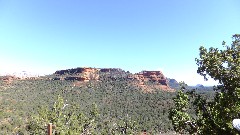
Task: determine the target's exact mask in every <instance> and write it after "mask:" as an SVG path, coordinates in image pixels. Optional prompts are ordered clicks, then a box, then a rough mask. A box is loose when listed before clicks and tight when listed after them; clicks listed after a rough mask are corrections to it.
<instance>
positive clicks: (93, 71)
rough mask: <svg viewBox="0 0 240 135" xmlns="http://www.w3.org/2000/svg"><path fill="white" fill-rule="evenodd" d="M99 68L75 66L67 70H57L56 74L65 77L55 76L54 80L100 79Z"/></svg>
mask: <svg viewBox="0 0 240 135" xmlns="http://www.w3.org/2000/svg"><path fill="white" fill-rule="evenodd" d="M98 72H99V69H97V68H90V67H84V68H74V69H67V70H59V71H56V72H55V75H56V76H61V75H62V76H64V77H55V78H53V80H76V81H84V82H87V81H90V80H98V79H99V74H98Z"/></svg>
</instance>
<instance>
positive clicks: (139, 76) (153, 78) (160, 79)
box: [128, 71, 172, 90]
mask: <svg viewBox="0 0 240 135" xmlns="http://www.w3.org/2000/svg"><path fill="white" fill-rule="evenodd" d="M128 79H130V80H135V81H137V82H138V83H139V85H141V86H144V85H145V84H146V83H147V82H151V83H153V84H155V85H157V86H159V87H160V88H161V89H163V90H172V89H171V88H170V86H169V85H168V80H167V78H166V77H165V76H164V75H163V73H162V72H161V71H142V72H140V73H136V74H134V75H130V76H128Z"/></svg>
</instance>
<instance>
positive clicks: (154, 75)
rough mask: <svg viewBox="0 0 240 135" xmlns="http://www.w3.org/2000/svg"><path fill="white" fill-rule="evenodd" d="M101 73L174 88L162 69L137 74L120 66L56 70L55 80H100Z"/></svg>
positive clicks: (145, 85) (163, 87)
mask: <svg viewBox="0 0 240 135" xmlns="http://www.w3.org/2000/svg"><path fill="white" fill-rule="evenodd" d="M100 73H103V74H104V75H107V76H105V77H108V78H112V79H113V80H114V79H115V80H116V78H119V77H120V78H124V79H126V80H129V81H132V82H135V84H137V85H138V86H143V87H146V88H149V87H148V86H147V83H149V82H150V83H151V84H153V85H154V88H160V89H162V90H168V91H170V90H173V89H171V88H170V87H169V85H168V79H167V78H166V77H165V76H164V75H163V73H162V72H161V71H142V72H140V73H137V74H130V73H127V72H125V71H124V70H122V69H119V68H90V67H83V68H75V69H66V70H59V71H56V72H55V75H56V76H57V77H55V78H53V80H73V81H79V82H88V81H90V80H96V81H99V80H100V77H99V76H100Z"/></svg>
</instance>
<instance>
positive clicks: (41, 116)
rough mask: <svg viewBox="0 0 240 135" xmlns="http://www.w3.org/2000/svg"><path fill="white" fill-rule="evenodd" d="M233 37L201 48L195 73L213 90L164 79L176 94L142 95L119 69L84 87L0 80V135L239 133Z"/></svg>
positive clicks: (239, 71) (239, 53) (237, 56)
mask: <svg viewBox="0 0 240 135" xmlns="http://www.w3.org/2000/svg"><path fill="white" fill-rule="evenodd" d="M233 39H234V40H233V43H232V44H231V46H228V45H226V44H225V42H223V45H224V46H225V49H224V50H219V49H217V48H210V49H209V50H207V49H205V48H204V47H200V58H199V59H196V62H197V65H198V70H197V72H198V73H199V74H200V75H202V76H204V78H205V79H207V78H208V77H212V78H213V79H215V80H217V81H219V84H220V85H218V86H215V87H214V88H213V89H214V90H215V91H212V90H211V89H212V88H211V87H204V88H202V90H191V89H192V88H197V87H189V86H187V85H186V84H184V83H183V84H181V85H180V86H179V84H178V83H176V81H175V80H174V79H169V80H171V86H172V87H175V88H180V90H178V91H177V92H164V91H161V90H159V89H155V91H153V92H151V93H146V92H144V90H142V88H141V87H139V86H136V85H133V83H132V82H131V81H130V80H128V79H126V76H127V75H128V74H129V73H128V72H124V71H121V72H122V73H120V72H114V71H111V73H100V80H99V81H89V82H86V83H79V82H74V81H66V80H53V79H49V78H54V77H56V76H54V75H49V76H45V77H41V78H40V79H36V80H14V81H12V82H11V83H10V84H6V83H4V82H3V81H0V134H45V133H46V129H47V127H46V125H47V124H48V123H53V124H54V125H56V128H55V129H54V134H55V135H59V134H69V135H70V134H80V133H82V134H140V133H141V132H142V131H147V133H148V134H160V133H166V134H168V133H170V134H171V133H173V131H174V130H175V131H176V132H179V133H182V134H194V133H196V134H238V132H237V130H235V129H233V127H232V120H233V119H234V118H239V117H240V115H239V112H240V100H239V98H240V83H239V80H240V45H239V43H240V35H234V36H233ZM75 84H76V85H75ZM145 84H146V85H153V83H152V82H147V83H145ZM199 88H201V87H199ZM199 88H198V89H199Z"/></svg>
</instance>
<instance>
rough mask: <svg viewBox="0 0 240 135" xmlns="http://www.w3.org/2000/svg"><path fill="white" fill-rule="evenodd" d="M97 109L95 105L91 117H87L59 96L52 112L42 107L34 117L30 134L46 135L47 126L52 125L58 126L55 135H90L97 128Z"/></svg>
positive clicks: (29, 128)
mask: <svg viewBox="0 0 240 135" xmlns="http://www.w3.org/2000/svg"><path fill="white" fill-rule="evenodd" d="M97 115H98V112H97V107H96V105H95V104H94V105H93V109H92V111H91V117H90V118H88V117H86V116H85V115H84V114H83V113H79V112H78V108H77V107H76V106H73V105H68V104H64V101H63V98H62V97H61V96H58V98H57V101H56V102H55V103H54V105H53V107H52V108H51V110H49V109H48V108H47V107H42V108H41V109H40V110H39V112H38V114H37V115H36V116H33V117H32V119H31V121H30V122H29V125H28V127H27V128H28V131H29V132H30V134H46V132H47V131H46V129H47V128H46V126H47V124H48V123H52V124H53V125H55V126H56V128H55V129H54V130H53V132H54V134H55V135H74V134H81V133H85V134H89V133H92V132H93V130H94V128H95V125H96V124H95V121H94V120H95V118H96V117H97Z"/></svg>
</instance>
